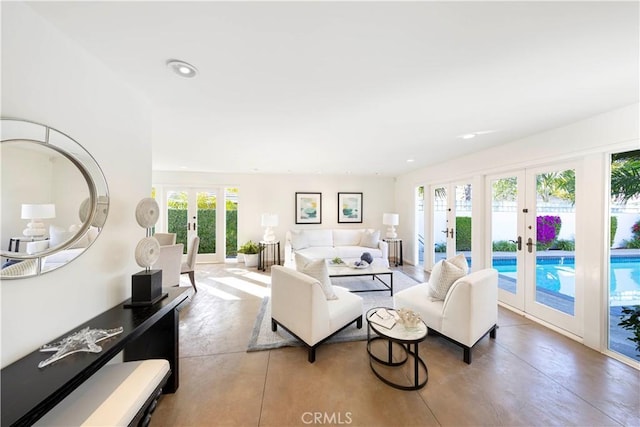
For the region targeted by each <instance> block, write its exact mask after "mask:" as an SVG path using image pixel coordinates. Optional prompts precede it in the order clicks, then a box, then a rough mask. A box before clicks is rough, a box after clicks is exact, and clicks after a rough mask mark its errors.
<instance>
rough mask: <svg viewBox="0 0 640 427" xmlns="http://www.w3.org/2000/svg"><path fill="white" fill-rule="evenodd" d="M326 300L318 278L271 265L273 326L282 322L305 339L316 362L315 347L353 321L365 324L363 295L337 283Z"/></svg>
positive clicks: (313, 360)
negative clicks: (331, 297)
mask: <svg viewBox="0 0 640 427" xmlns="http://www.w3.org/2000/svg"><path fill="white" fill-rule="evenodd" d="M333 290H334V292H335V294H336V296H337V297H338V299H333V300H327V299H326V297H325V294H324V292H323V291H322V288H321V286H320V283H319V281H318V280H317V279H314V278H312V277H310V276H308V275H306V274H304V273H300V272H298V271H296V270H293V269H290V268H287V267H282V266H278V265H274V266H272V267H271V330H273V331H276V330H277V327H278V325H280V326H281V327H282V328H283V329H285V330H286V331H287V332H289V333H290V334H292V335H293V336H294V337H296V338H297V339H299V340H300V341H302V342H303V343H304V344H305V346H306V347H307V348H308V350H309V356H308V359H309V363H313V362H315V359H316V347H318V346H319V345H320V344H322V343H323V342H324V341H326V340H327V339H328V338H330V337H331V336H333V335H335V334H337V333H338V332H340V331H341V330H343V329H344V328H346V327H347V326H349V325H351V324H352V323H354V322H355V323H356V326H357V327H358V329H360V328H362V311H363V309H362V298H360V297H359V296H357V295H355V294H352V293H351V292H349V291H348V290H346V289H344V288H341V287H338V286H334V287H333Z"/></svg>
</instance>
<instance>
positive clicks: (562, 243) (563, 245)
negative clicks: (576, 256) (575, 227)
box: [553, 240, 576, 251]
mask: <svg viewBox="0 0 640 427" xmlns="http://www.w3.org/2000/svg"><path fill="white" fill-rule="evenodd" d="M553 248H554V249H557V250H559V251H575V250H576V242H575V241H574V240H558V241H556V243H555V244H554V245H553Z"/></svg>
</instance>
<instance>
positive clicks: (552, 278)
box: [535, 169, 576, 316]
mask: <svg viewBox="0 0 640 427" xmlns="http://www.w3.org/2000/svg"><path fill="white" fill-rule="evenodd" d="M568 185H569V186H570V187H571V188H567V186H568ZM574 186H575V171H574V170H573V169H566V170H561V171H553V172H544V173H539V174H536V223H535V230H536V239H535V253H536V256H535V260H536V293H535V300H536V302H537V303H539V304H544V305H546V306H547V307H550V308H553V309H555V310H559V311H561V312H563V313H566V314H568V315H571V316H573V315H574V314H575V293H576V284H575V282H576V280H575V277H576V273H575V235H576V230H575V224H576V214H575V208H574V205H575V192H574Z"/></svg>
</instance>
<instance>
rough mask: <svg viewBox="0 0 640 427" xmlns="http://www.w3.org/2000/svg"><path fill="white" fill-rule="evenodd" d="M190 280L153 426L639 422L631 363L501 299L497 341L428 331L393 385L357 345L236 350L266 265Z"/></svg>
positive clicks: (639, 398)
mask: <svg viewBox="0 0 640 427" xmlns="http://www.w3.org/2000/svg"><path fill="white" fill-rule="evenodd" d="M399 269H404V270H405V271H406V272H407V273H408V274H409V275H413V276H414V277H418V278H421V276H422V272H421V271H419V270H418V269H415V268H413V267H410V266H405V267H399ZM185 279H186V277H184V278H183V282H182V284H183V285H187V284H188V280H186V281H185ZM196 280H197V286H198V292H197V293H195V294H193V295H192V298H191V302H190V303H189V304H188V305H187V306H186V307H185V308H184V309H183V310H182V311H181V321H180V388H179V389H178V391H177V392H176V393H175V394H173V395H164V396H163V397H162V399H161V400H160V402H159V404H158V407H157V409H156V411H155V413H154V414H153V417H152V420H151V426H153V427H156V426H274V427H276V426H278V427H281V426H305V425H349V426H440V425H441V426H640V371H638V370H636V369H634V368H632V367H630V366H627V365H625V364H623V363H621V362H619V361H616V360H614V359H611V358H609V357H607V356H605V355H602V354H600V353H598V352H596V351H594V350H591V349H589V348H587V347H585V346H583V345H582V344H580V343H577V342H575V341H573V340H571V339H569V338H566V337H564V336H562V335H560V334H558V333H556V332H553V331H551V330H549V329H546V328H544V327H542V326H540V325H538V324H536V323H534V322H531V321H530V320H527V319H525V318H523V317H521V316H519V315H517V314H515V313H513V312H511V311H509V310H506V309H503V308H500V309H499V317H498V326H499V329H498V333H497V339H495V340H490V339H489V338H488V337H487V338H484V339H483V340H482V341H480V343H478V345H477V346H476V348H475V349H474V352H473V362H472V364H471V365H467V364H465V363H464V362H463V361H462V350H461V349H460V348H459V347H457V346H455V345H453V344H451V343H449V342H448V341H446V340H444V339H442V338H438V337H431V336H429V337H427V339H426V340H425V341H424V342H422V343H421V344H420V348H419V352H420V355H421V357H422V358H423V359H424V360H425V362H426V363H427V366H428V370H429V381H428V383H427V385H426V386H425V387H424V388H423V389H421V390H419V391H401V390H396V389H394V388H391V387H389V386H387V385H385V384H384V383H382V382H381V381H380V380H379V379H378V378H377V377H376V376H375V375H374V374H373V373H372V372H371V368H370V367H369V359H368V356H367V351H366V342H351V343H341V344H327V345H323V346H320V347H319V348H318V350H317V358H316V362H315V363H313V364H310V363H308V362H307V352H306V350H305V349H304V348H302V347H288V348H281V349H276V350H269V351H261V352H252V353H247V352H246V348H247V343H248V341H249V336H250V334H251V331H252V329H253V326H254V322H255V318H256V315H257V313H258V309H259V307H260V302H261V300H262V297H263V296H264V295H266V294H268V282H269V272H268V271H267V273H266V274H265V273H261V272H257V271H256V269H255V268H253V269H245V268H244V265H243V264H228V263H227V264H205V265H198V268H197V271H196ZM190 292H191V291H190ZM365 327H366V326H365Z"/></svg>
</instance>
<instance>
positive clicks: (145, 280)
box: [124, 270, 169, 308]
mask: <svg viewBox="0 0 640 427" xmlns="http://www.w3.org/2000/svg"><path fill="white" fill-rule="evenodd" d="M168 295H169V294H168V293H167V292H165V293H162V270H150V271H140V272H138V273H136V274H134V275H132V276H131V301H130V302H126V303H125V304H124V307H125V308H131V307H146V306H150V305H153V304H155V303H157V302H158V301H160V300H161V299H163V298H165V297H167V296H168Z"/></svg>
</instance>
